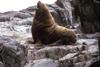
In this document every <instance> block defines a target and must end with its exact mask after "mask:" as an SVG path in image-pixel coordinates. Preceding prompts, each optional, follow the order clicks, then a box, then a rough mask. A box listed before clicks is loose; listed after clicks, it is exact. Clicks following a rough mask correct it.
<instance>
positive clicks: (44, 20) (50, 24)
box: [32, 1, 76, 44]
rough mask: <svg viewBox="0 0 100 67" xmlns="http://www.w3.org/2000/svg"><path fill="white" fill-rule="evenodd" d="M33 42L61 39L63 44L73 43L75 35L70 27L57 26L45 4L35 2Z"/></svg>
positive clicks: (46, 42)
mask: <svg viewBox="0 0 100 67" xmlns="http://www.w3.org/2000/svg"><path fill="white" fill-rule="evenodd" d="M32 37H33V40H34V43H37V42H41V43H43V44H51V43H53V42H55V41H58V40H61V41H62V42H63V43H64V44H69V43H71V42H72V43H75V41H76V35H75V33H74V32H73V31H72V30H71V29H67V28H65V27H62V26H59V25H58V24H56V22H55V20H54V18H53V17H52V15H51V13H50V12H49V10H48V8H47V6H46V5H45V4H43V3H41V2H40V1H39V2H38V3H37V10H36V15H35V17H34V20H33V24H32Z"/></svg>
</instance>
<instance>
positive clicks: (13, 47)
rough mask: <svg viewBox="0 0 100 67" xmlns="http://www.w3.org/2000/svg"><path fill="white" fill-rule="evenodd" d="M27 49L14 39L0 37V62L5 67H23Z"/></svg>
mask: <svg viewBox="0 0 100 67" xmlns="http://www.w3.org/2000/svg"><path fill="white" fill-rule="evenodd" d="M26 56H27V49H26V48H25V47H24V46H22V45H20V43H18V42H17V41H16V40H15V39H14V37H8V36H0V61H2V62H3V63H4V66H5V67H23V65H24V64H25V63H26V62H27V58H26Z"/></svg>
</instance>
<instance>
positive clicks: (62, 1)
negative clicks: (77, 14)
mask: <svg viewBox="0 0 100 67" xmlns="http://www.w3.org/2000/svg"><path fill="white" fill-rule="evenodd" d="M56 4H57V5H58V6H59V7H62V8H63V9H64V17H65V20H66V21H67V24H68V25H72V23H73V17H72V5H71V0H57V1H56Z"/></svg>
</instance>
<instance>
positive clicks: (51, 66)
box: [32, 59, 59, 67]
mask: <svg viewBox="0 0 100 67" xmlns="http://www.w3.org/2000/svg"><path fill="white" fill-rule="evenodd" d="M33 63H34V64H33V66H32V67H59V65H58V63H57V62H56V61H54V60H52V59H40V60H35V61H33Z"/></svg>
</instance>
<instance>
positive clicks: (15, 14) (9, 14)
mask: <svg viewBox="0 0 100 67" xmlns="http://www.w3.org/2000/svg"><path fill="white" fill-rule="evenodd" d="M14 17H17V18H21V19H24V18H28V17H32V15H31V14H29V13H23V12H18V11H8V12H5V13H2V14H1V15H0V18H1V19H2V21H3V20H4V21H8V20H9V21H10V19H13V18H14ZM9 18H10V19H9ZM4 21H3V22H4Z"/></svg>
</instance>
